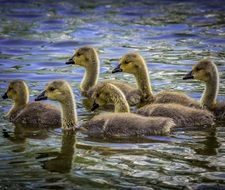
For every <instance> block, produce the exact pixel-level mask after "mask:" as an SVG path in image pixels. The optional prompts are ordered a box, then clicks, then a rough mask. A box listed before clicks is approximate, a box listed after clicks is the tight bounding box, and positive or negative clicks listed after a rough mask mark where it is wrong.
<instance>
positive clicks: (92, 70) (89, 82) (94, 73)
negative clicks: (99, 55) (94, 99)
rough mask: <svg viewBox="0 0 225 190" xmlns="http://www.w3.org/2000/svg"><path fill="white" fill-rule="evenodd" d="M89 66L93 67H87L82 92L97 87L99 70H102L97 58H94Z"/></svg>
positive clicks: (81, 86)
mask: <svg viewBox="0 0 225 190" xmlns="http://www.w3.org/2000/svg"><path fill="white" fill-rule="evenodd" d="M89 65H91V67H85V75H84V77H83V79H82V82H81V85H80V88H81V91H84V92H86V91H88V90H89V89H90V88H91V87H93V86H95V85H96V84H97V82H98V76H99V69H100V66H99V65H100V64H99V60H98V59H96V58H93V59H92V60H91V63H90V64H89Z"/></svg>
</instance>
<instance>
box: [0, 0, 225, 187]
mask: <svg viewBox="0 0 225 190" xmlns="http://www.w3.org/2000/svg"><path fill="white" fill-rule="evenodd" d="M85 45H90V46H93V47H95V48H97V49H98V53H99V56H100V60H101V75H100V80H102V79H106V78H109V79H114V78H116V79H119V80H126V81H128V82H129V83H135V80H134V78H133V77H132V76H131V75H128V74H124V73H121V74H117V75H111V70H112V69H113V68H114V67H115V66H116V65H117V63H118V60H119V58H120V57H121V56H122V55H124V54H126V53H127V52H131V51H137V52H139V53H140V54H141V55H142V56H143V57H144V58H145V60H146V62H147V63H148V68H149V71H150V73H149V74H150V77H151V81H152V85H153V90H154V91H155V92H158V91H161V90H163V89H176V90H181V91H184V92H186V93H187V94H188V95H190V96H192V97H193V98H196V99H199V98H200V96H201V93H202V91H203V89H204V85H203V84H201V83H198V82H196V81H183V80H182V76H183V75H184V74H185V73H186V72H187V71H189V70H190V69H191V66H192V65H193V64H195V63H196V62H197V61H199V60H201V59H203V58H210V59H212V60H213V61H214V62H215V63H216V65H217V66H218V69H219V71H220V77H221V81H220V82H221V85H220V92H219V100H220V101H223V100H224V99H225V98H224V93H225V86H224V85H223V84H225V77H224V76H225V75H224V73H225V62H224V60H225V59H224V58H225V2H224V1H223V0H216V1H209V0H205V1H203V0H198V1H172V0H167V1H153V0H149V1H147V0H146V1H144V0H141V1H133V0H132V1H126V0H119V1H112V0H111V1H103V0H101V1H97V0H95V1H72V0H66V1H60V0H59V1H53V0H49V1H47V0H39V1H35V0H19V1H13V0H7V1H6V0H0V93H1V94H3V93H4V92H5V90H6V87H7V84H8V82H9V81H10V80H12V79H23V80H25V81H26V82H27V83H28V85H29V88H30V93H31V101H32V100H33V99H34V97H35V96H36V95H37V94H38V93H39V92H40V91H42V90H43V88H44V86H45V84H46V83H47V82H48V81H49V80H53V79H59V78H60V79H65V80H68V81H70V82H71V84H72V86H73V91H74V93H75V97H76V101H77V104H78V115H79V120H81V121H84V120H88V119H89V118H91V117H92V116H93V115H94V114H95V113H91V112H89V111H88V110H87V109H86V107H85V106H84V104H83V103H84V102H85V98H84V97H83V96H82V95H81V94H80V91H79V89H78V86H79V83H80V81H81V79H82V77H83V74H84V70H83V68H80V67H77V66H68V65H65V61H66V60H67V59H68V58H70V57H71V55H72V54H73V52H74V49H77V48H79V47H81V46H85ZM49 103H52V102H49ZM11 104H12V102H11V101H10V100H7V101H6V100H4V101H3V100H0V115H1V116H0V125H1V126H0V127H1V130H4V131H7V134H9V135H10V138H9V137H7V138H6V133H2V135H0V188H1V189H7V188H8V189H66V190H67V189H225V140H224V139H225V128H224V127H223V124H220V125H218V126H217V127H216V128H215V129H212V130H202V131H201V130H195V131H179V132H174V133H173V134H171V135H170V136H168V137H157V136H150V137H148V138H145V139H120V140H118V139H111V140H108V139H90V138H88V137H86V136H84V135H82V134H79V135H77V136H76V138H73V136H71V135H69V134H63V133H62V132H61V131H60V130H40V129H36V130H33V129H32V130H31V129H30V130H29V129H26V128H23V127H15V126H14V125H13V124H11V123H9V122H8V121H6V120H5V119H4V118H3V115H4V114H5V113H6V112H7V111H8V110H9V109H10V106H11ZM53 104H54V105H56V106H58V104H56V103H53ZM100 112H101V111H99V112H97V113H100Z"/></svg>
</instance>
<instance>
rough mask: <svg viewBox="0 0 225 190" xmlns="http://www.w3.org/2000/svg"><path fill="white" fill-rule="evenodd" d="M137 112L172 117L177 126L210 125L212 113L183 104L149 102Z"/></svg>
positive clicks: (212, 118)
mask: <svg viewBox="0 0 225 190" xmlns="http://www.w3.org/2000/svg"><path fill="white" fill-rule="evenodd" d="M137 113H138V114H140V115H144V116H163V117H169V118H172V119H173V121H174V122H175V124H176V126H177V127H185V128H187V127H198V126H211V125H213V124H214V115H213V114H212V113H210V112H209V111H207V110H201V109H195V108H190V107H186V106H183V105H179V104H175V103H168V104H150V105H146V106H144V107H142V108H140V109H139V110H138V111H137Z"/></svg>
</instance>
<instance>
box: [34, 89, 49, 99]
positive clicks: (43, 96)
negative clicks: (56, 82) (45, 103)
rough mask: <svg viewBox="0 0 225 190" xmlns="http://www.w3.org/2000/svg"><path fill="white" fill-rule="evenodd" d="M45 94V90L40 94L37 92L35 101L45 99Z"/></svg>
mask: <svg viewBox="0 0 225 190" xmlns="http://www.w3.org/2000/svg"><path fill="white" fill-rule="evenodd" d="M47 99H48V98H47V96H45V91H43V92H42V93H41V94H39V95H38V96H37V98H35V101H40V100H47Z"/></svg>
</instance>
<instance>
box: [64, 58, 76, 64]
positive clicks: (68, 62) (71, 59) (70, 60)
mask: <svg viewBox="0 0 225 190" xmlns="http://www.w3.org/2000/svg"><path fill="white" fill-rule="evenodd" d="M66 64H67V65H73V64H75V62H74V60H73V58H70V59H69V60H68V61H67V62H66Z"/></svg>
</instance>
